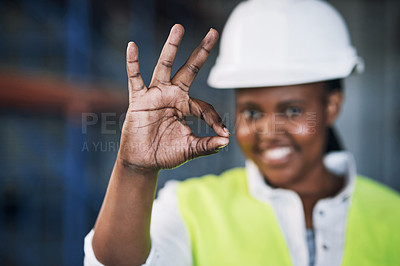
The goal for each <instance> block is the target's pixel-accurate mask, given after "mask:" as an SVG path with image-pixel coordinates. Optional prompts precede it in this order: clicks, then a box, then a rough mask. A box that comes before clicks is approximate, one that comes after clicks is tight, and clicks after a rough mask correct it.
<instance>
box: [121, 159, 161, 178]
mask: <svg viewBox="0 0 400 266" xmlns="http://www.w3.org/2000/svg"><path fill="white" fill-rule="evenodd" d="M115 165H116V167H117V168H118V169H121V170H123V171H125V172H128V173H130V174H133V175H141V176H146V177H147V176H148V177H152V176H154V177H157V176H158V172H159V171H160V170H159V169H155V168H147V167H142V166H140V165H137V164H134V163H132V162H130V161H128V160H126V159H125V158H123V157H122V156H120V155H119V154H118V156H117V160H116V162H115Z"/></svg>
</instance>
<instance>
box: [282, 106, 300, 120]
mask: <svg viewBox="0 0 400 266" xmlns="http://www.w3.org/2000/svg"><path fill="white" fill-rule="evenodd" d="M302 113H303V110H302V109H301V108H299V107H289V108H287V109H286V110H285V115H286V116H287V117H289V118H292V117H296V116H299V115H301V114H302Z"/></svg>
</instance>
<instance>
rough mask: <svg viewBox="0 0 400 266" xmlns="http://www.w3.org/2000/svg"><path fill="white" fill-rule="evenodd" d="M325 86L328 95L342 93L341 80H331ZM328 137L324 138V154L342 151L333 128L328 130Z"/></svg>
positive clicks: (340, 143)
mask: <svg viewBox="0 0 400 266" xmlns="http://www.w3.org/2000/svg"><path fill="white" fill-rule="evenodd" d="M325 86H326V89H327V91H328V93H333V92H336V91H339V92H342V91H343V82H342V80H341V79H333V80H328V81H325ZM327 134H328V136H327V138H326V147H325V153H329V152H332V151H342V150H343V145H342V142H341V141H340V138H339V137H338V135H337V133H336V130H335V129H334V128H333V127H329V128H328V133H327Z"/></svg>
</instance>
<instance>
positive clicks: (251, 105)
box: [237, 99, 306, 109]
mask: <svg viewBox="0 0 400 266" xmlns="http://www.w3.org/2000/svg"><path fill="white" fill-rule="evenodd" d="M305 102H306V101H304V100H296V99H293V100H285V101H282V102H279V103H278V105H277V107H278V108H282V107H285V106H288V105H294V104H304V103H305ZM237 107H238V108H254V109H260V108H261V107H260V106H259V104H257V103H254V102H243V103H240V102H239V103H238V104H237Z"/></svg>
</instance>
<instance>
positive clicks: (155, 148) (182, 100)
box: [119, 25, 229, 169]
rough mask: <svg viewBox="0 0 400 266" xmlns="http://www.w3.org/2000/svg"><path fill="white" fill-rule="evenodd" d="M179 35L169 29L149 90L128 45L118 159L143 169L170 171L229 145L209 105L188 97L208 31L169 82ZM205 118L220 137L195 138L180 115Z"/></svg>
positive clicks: (208, 42) (209, 42) (211, 37)
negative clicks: (124, 112) (126, 88)
mask: <svg viewBox="0 0 400 266" xmlns="http://www.w3.org/2000/svg"><path fill="white" fill-rule="evenodd" d="M182 35H183V28H182V26H180V25H176V26H174V28H173V29H172V30H171V33H170V35H169V37H168V39H167V41H166V44H165V45H164V48H163V51H162V53H161V55H160V59H159V61H158V64H157V66H156V68H155V70H154V73H153V78H152V81H151V83H150V86H149V87H148V88H147V87H146V86H145V85H144V84H143V81H142V78H141V76H140V71H139V64H138V52H137V47H136V45H135V44H129V45H128V52H127V70H128V76H129V94H130V99H129V108H128V112H127V116H126V119H125V122H124V127H123V130H122V136H121V149H120V155H119V156H120V157H122V159H123V160H124V161H125V162H127V163H129V164H130V165H134V166H136V167H140V168H145V169H150V168H151V169H161V168H173V167H176V166H178V165H180V164H182V163H184V162H185V161H187V160H190V159H193V158H195V157H198V156H202V155H208V154H212V153H215V152H216V150H217V149H218V147H221V146H223V145H226V144H227V143H228V139H227V137H228V136H229V133H228V132H227V131H226V130H224V125H223V124H222V121H221V119H220V118H219V116H218V114H217V113H216V112H215V111H214V109H213V108H212V106H211V105H209V104H207V103H205V102H202V101H200V100H198V99H194V98H190V97H189V94H188V92H189V87H190V85H191V84H192V82H193V80H194V78H195V76H196V74H197V72H198V71H199V69H200V68H201V66H202V64H203V63H204V61H205V60H206V58H207V56H208V53H209V51H210V50H211V49H212V47H213V46H214V44H215V42H216V40H217V35H216V32H215V31H210V32H209V34H207V36H206V37H205V38H204V40H203V42H202V43H201V45H200V46H199V47H198V48H197V49H196V50H195V51H194V52H193V53H192V55H191V56H190V58H189V59H188V61H187V62H186V63H185V65H184V66H182V68H181V69H180V70H179V71H178V72H177V73H176V74H175V76H174V77H173V78H172V79H171V78H170V77H171V68H172V63H173V61H174V59H175V55H176V51H177V48H178V45H179V42H180V40H181V38H182ZM190 114H193V115H195V116H197V117H199V118H202V119H204V120H205V121H206V122H207V123H208V124H209V125H210V126H211V127H212V128H213V129H214V130H215V131H216V133H217V134H218V135H219V136H216V137H204V138H199V137H197V136H195V135H194V134H193V133H192V132H191V130H190V129H189V127H188V126H187V125H185V123H184V119H185V116H187V115H190Z"/></svg>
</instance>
